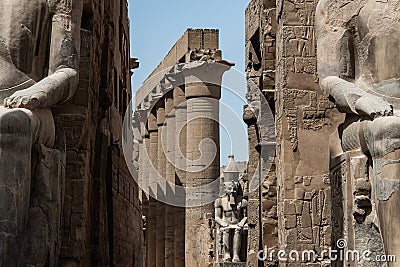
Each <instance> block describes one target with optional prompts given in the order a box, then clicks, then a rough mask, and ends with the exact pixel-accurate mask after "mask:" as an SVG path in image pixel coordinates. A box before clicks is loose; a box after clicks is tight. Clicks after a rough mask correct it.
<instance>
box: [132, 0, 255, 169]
mask: <svg viewBox="0 0 400 267" xmlns="http://www.w3.org/2000/svg"><path fill="white" fill-rule="evenodd" d="M248 3H249V0H203V1H192V0H170V1H166V0H129V17H130V23H131V24H130V30H131V33H130V34H131V57H137V58H139V61H140V68H139V69H137V70H135V73H134V75H133V79H132V85H133V90H134V91H135V90H136V89H137V88H139V87H140V85H141V84H142V83H143V81H144V80H145V79H146V78H147V76H148V75H149V74H150V73H151V71H152V70H153V69H154V68H155V67H156V66H157V65H158V63H159V62H160V61H161V60H162V59H163V58H164V57H165V55H166V54H167V53H168V51H169V50H170V49H171V47H172V46H173V45H174V43H175V42H176V41H177V40H178V38H179V37H181V36H182V34H183V33H184V32H185V30H186V29H187V28H216V29H219V30H220V49H221V50H222V52H223V57H224V59H227V60H229V61H233V62H235V63H236V66H235V67H234V68H235V70H232V71H230V72H228V73H226V74H225V76H224V82H223V87H226V88H228V87H229V88H230V90H227V89H223V92H222V99H221V113H220V120H221V124H222V125H224V126H222V127H221V164H225V163H226V160H227V157H228V155H229V154H230V153H233V154H234V155H235V158H236V160H237V161H244V160H247V159H248V147H247V136H246V125H245V124H244V123H243V122H242V121H241V116H242V110H243V104H244V100H245V92H246V82H245V75H244V61H245V41H244V39H245V37H244V29H245V27H244V23H245V18H244V13H245V9H246V6H247V5H248ZM231 91H235V92H236V94H237V95H236V94H234V93H231ZM226 128H228V129H226ZM227 131H229V134H227Z"/></svg>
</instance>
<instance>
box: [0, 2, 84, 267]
mask: <svg viewBox="0 0 400 267" xmlns="http://www.w3.org/2000/svg"><path fill="white" fill-rule="evenodd" d="M82 6H83V1H82V0H47V1H44V0H3V1H0V25H1V26H0V102H1V103H2V105H1V106H0V172H1V175H0V176H1V183H0V198H1V202H0V265H1V266H21V262H20V261H19V259H21V258H22V256H21V253H22V250H21V247H22V246H23V243H24V242H26V240H24V239H25V237H24V236H26V225H27V223H28V220H29V218H28V211H29V205H30V191H31V188H32V185H31V178H32V172H33V170H34V167H35V166H34V164H33V163H32V157H31V152H32V147H33V146H34V145H43V146H45V147H47V148H52V147H53V145H54V142H55V123H54V119H53V115H52V110H51V108H52V107H54V106H57V105H60V104H61V103H63V102H65V101H67V100H68V99H69V98H71V97H72V96H73V95H74V92H75V90H76V88H77V84H78V64H79V51H80V25H81V15H82Z"/></svg>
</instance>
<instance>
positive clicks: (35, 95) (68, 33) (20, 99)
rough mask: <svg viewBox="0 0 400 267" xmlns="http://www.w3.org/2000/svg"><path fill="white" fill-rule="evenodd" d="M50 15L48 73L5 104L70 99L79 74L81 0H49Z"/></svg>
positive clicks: (51, 103)
mask: <svg viewBox="0 0 400 267" xmlns="http://www.w3.org/2000/svg"><path fill="white" fill-rule="evenodd" d="M49 5H50V6H51V7H50V10H51V11H52V12H53V16H52V27H51V28H52V30H51V33H49V34H51V37H50V51H49V53H50V55H49V75H48V76H47V77H45V78H44V79H42V80H41V81H39V82H38V83H36V84H35V85H33V86H31V87H29V88H27V89H25V90H21V91H18V92H16V93H15V94H13V95H11V96H10V97H9V98H7V99H6V100H5V106H7V107H25V108H29V109H34V108H37V107H52V106H55V105H57V104H60V103H62V102H64V101H66V100H68V99H70V98H71V97H72V96H73V95H74V93H75V91H76V88H77V85H78V81H79V77H78V69H79V52H80V51H79V50H80V25H81V16H82V5H83V4H82V1H79V0H78V1H77V0H51V1H49Z"/></svg>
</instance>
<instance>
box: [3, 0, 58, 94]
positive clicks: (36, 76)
mask: <svg viewBox="0 0 400 267" xmlns="http://www.w3.org/2000/svg"><path fill="white" fill-rule="evenodd" d="M50 26H51V25H50V13H49V8H48V4H47V1H46V0H2V1H0V42H2V43H1V44H0V70H1V71H0V98H1V99H0V100H2V99H3V98H4V97H7V96H9V95H10V94H11V93H12V92H13V90H11V91H10V90H8V89H10V88H14V89H16V90H21V89H24V88H27V87H29V86H31V85H32V82H33V80H35V81H38V80H40V79H41V78H43V76H44V75H45V73H46V71H47V70H46V66H47V64H46V62H47V61H48V51H47V50H48V49H47V48H48V45H49V36H50V32H49V31H50V29H51V28H50ZM14 91H15V90H14Z"/></svg>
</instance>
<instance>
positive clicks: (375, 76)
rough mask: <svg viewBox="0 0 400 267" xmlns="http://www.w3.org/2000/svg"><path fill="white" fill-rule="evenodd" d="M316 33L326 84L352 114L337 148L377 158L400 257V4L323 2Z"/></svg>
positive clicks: (394, 0) (380, 201) (383, 225)
mask: <svg viewBox="0 0 400 267" xmlns="http://www.w3.org/2000/svg"><path fill="white" fill-rule="evenodd" d="M316 37H317V47H318V75H319V81H320V86H321V88H322V90H323V91H324V92H325V93H326V95H328V96H329V97H330V98H331V99H332V100H333V101H334V102H335V103H336V106H337V108H338V109H339V111H341V112H344V113H346V119H345V122H344V123H343V124H342V125H341V126H340V127H339V131H338V133H339V137H340V140H341V146H340V145H339V146H337V147H334V146H333V147H332V149H331V151H332V153H340V149H341V150H342V152H347V151H351V150H356V149H360V150H362V152H363V153H364V154H365V155H366V156H367V157H368V158H369V166H370V167H371V168H372V172H371V173H372V175H371V176H372V177H370V178H371V181H372V185H373V191H374V195H375V201H376V205H377V206H376V208H377V214H378V219H379V224H380V229H381V233H382V237H383V242H384V247H385V251H386V253H387V254H395V255H396V256H397V257H400V231H398V229H399V228H400V191H399V189H400V177H399V174H400V118H399V111H400V110H399V109H400V101H399V96H400V2H399V1H398V0H387V1H378V0H355V1H349V0H345V1H343V0H321V1H320V2H319V4H318V7H317V11H316ZM335 150H337V151H336V152H335ZM389 266H390V264H389ZM393 266H394V265H393Z"/></svg>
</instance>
